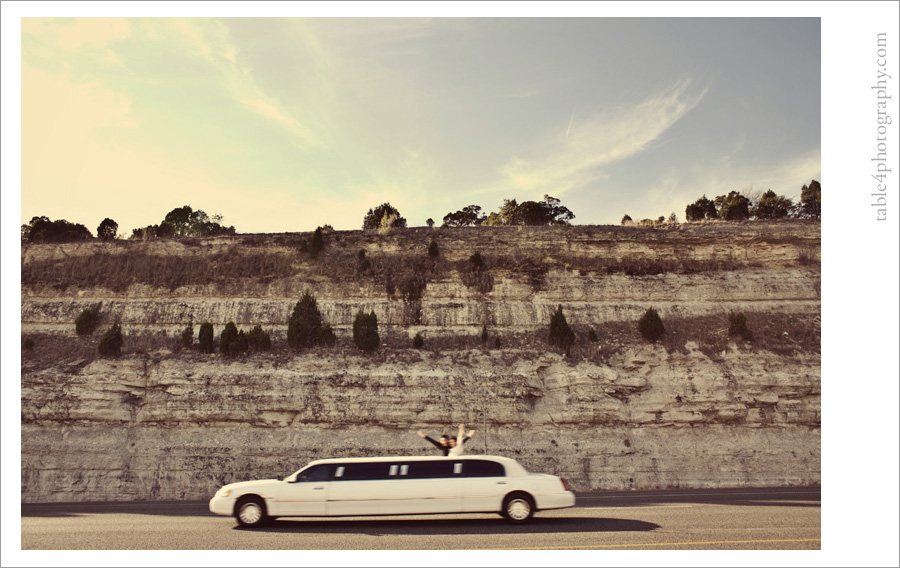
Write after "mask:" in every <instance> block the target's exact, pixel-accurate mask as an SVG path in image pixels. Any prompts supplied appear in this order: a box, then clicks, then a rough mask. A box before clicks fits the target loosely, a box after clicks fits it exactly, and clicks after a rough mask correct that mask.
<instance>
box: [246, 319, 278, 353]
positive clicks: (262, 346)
mask: <svg viewBox="0 0 900 568" xmlns="http://www.w3.org/2000/svg"><path fill="white" fill-rule="evenodd" d="M247 343H248V345H249V347H250V348H251V349H253V350H255V351H268V350H269V349H271V348H272V338H271V337H269V333H268V332H267V331H263V328H262V326H261V325H259V324H256V326H255V327H254V328H253V329H251V330H250V333H249V334H247Z"/></svg>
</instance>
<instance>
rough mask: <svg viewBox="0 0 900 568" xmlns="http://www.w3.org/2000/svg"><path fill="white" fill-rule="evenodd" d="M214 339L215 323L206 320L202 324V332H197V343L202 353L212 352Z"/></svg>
mask: <svg viewBox="0 0 900 568" xmlns="http://www.w3.org/2000/svg"><path fill="white" fill-rule="evenodd" d="M213 341H214V338H213V325H212V324H211V323H209V322H208V321H205V322H203V324H201V325H200V332H199V333H198V334H197V344H198V346H199V348H200V353H212V352H213Z"/></svg>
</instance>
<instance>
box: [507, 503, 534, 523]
mask: <svg viewBox="0 0 900 568" xmlns="http://www.w3.org/2000/svg"><path fill="white" fill-rule="evenodd" d="M506 512H507V513H508V514H509V516H510V518H511V519H513V520H515V521H522V520H525V519H527V518H528V515H530V514H531V504H530V503H529V502H528V501H526V500H524V499H513V500H512V501H510V502H509V504H508V505H507V506H506Z"/></svg>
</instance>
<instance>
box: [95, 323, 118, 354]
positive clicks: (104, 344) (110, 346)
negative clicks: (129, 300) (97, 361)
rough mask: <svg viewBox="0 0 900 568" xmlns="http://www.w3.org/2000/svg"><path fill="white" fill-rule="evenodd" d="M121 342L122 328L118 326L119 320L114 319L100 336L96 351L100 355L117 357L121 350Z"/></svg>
mask: <svg viewBox="0 0 900 568" xmlns="http://www.w3.org/2000/svg"><path fill="white" fill-rule="evenodd" d="M123 343H124V341H123V340H122V328H121V327H120V326H119V322H118V321H116V323H114V324H113V325H112V327H110V328H109V329H107V330H106V333H104V334H103V337H101V338H100V343H99V344H98V345H97V351H98V352H99V353H100V356H101V357H118V356H119V353H121V351H122V345H123Z"/></svg>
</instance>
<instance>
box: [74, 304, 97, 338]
mask: <svg viewBox="0 0 900 568" xmlns="http://www.w3.org/2000/svg"><path fill="white" fill-rule="evenodd" d="M102 305H103V302H97V303H96V304H94V305H92V306H90V307H88V308H85V309H83V310H82V311H81V313H80V314H78V317H77V318H75V333H77V334H78V335H90V334H92V333H94V330H96V329H97V326H99V325H100V319H101V316H100V306H102Z"/></svg>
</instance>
